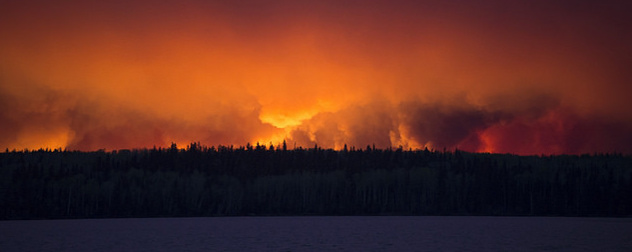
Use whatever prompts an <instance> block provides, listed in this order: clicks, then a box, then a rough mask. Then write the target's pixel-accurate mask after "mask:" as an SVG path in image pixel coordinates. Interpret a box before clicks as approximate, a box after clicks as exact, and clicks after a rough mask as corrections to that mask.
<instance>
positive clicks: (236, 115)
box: [0, 0, 632, 154]
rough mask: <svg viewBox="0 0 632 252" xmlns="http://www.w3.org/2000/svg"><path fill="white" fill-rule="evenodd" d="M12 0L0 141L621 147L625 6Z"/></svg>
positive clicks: (626, 74)
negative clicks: (59, 0)
mask: <svg viewBox="0 0 632 252" xmlns="http://www.w3.org/2000/svg"><path fill="white" fill-rule="evenodd" d="M564 5H565V4H564V3H551V2H550V1H529V3H513V2H506V1H499V0H489V1H477V3H476V4H474V3H459V4H451V3H450V1H447V2H445V3H443V2H441V3H436V2H434V1H371V0H369V1H363V3H362V4H358V3H355V2H352V1H317V2H309V1H290V2H287V1H257V0H247V1H233V2H231V1H228V2H226V1H184V2H182V1H161V2H160V3H155V2H145V1H134V2H127V1H123V2H118V1H64V2H63V3H52V2H49V1H37V0H36V1H10V2H9V3H2V4H0V37H2V38H3V39H2V40H0V111H1V112H0V130H1V132H0V147H3V148H8V149H22V148H30V149H36V148H46V147H48V148H58V147H61V148H68V149H79V150H96V149H119V148H144V147H152V146H168V145H169V144H170V143H171V142H177V143H180V144H186V143H188V142H201V143H202V144H206V145H220V144H221V145H245V144H246V143H251V144H254V143H256V142H259V143H261V144H266V145H267V144H270V143H272V144H274V145H275V146H277V145H279V144H280V143H282V142H283V141H284V140H285V141H286V142H287V144H288V146H290V147H292V146H294V145H296V146H304V147H311V146H313V145H314V144H317V145H319V146H322V147H325V148H336V149H342V148H343V147H344V145H348V146H357V147H365V146H367V145H375V146H376V147H380V148H385V147H399V146H402V147H405V148H426V147H427V148H431V149H433V148H434V149H443V148H448V149H452V148H459V149H463V150H467V151H483V152H512V153H518V154H540V153H556V154H558V153H583V152H608V151H619V152H632V144H631V143H632V104H631V103H630V95H629V94H631V93H632V85H629V84H630V83H632V75H631V74H630V71H629V70H628V66H629V63H630V55H632V47H630V46H629V45H630V44H632V36H631V35H629V34H630V33H629V32H628V31H629V30H630V28H632V24H631V22H630V21H629V20H630V19H629V18H628V15H629V13H630V12H629V11H630V6H629V4H626V3H618V2H616V1H613V3H611V4H598V3H582V4H577V5H573V7H572V8H567V6H564Z"/></svg>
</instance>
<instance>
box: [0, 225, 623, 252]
mask: <svg viewBox="0 0 632 252" xmlns="http://www.w3.org/2000/svg"><path fill="white" fill-rule="evenodd" d="M0 233H1V234H2V236H0V247H2V249H3V251H591V252H592V251H631V250H632V221H631V220H630V219H627V218H616V219H613V218H566V217H472V216H470V217H437V216H435V217H429V216H421V217H420V216H390V217H378V216H374V217H352V216H347V217H335V216H330V217H215V218H157V219H155V218H145V219H91V220H36V221H3V222H0Z"/></svg>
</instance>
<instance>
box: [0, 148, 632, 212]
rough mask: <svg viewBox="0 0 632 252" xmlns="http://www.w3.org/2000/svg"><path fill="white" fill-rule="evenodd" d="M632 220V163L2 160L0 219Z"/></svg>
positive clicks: (336, 156)
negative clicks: (386, 217)
mask: <svg viewBox="0 0 632 252" xmlns="http://www.w3.org/2000/svg"><path fill="white" fill-rule="evenodd" d="M248 215H255V216H268V215H494V216H507V215H511V216H530V215H537V216H617V217H626V216H631V215H632V156H630V155H624V154H620V153H608V154H590V155H589V154H585V155H555V156H545V155H540V156H518V155H511V154H489V153H469V152H464V151H461V150H458V149H455V150H443V151H435V150H428V149H425V150H411V149H408V150H406V149H402V148H388V149H376V148H375V147H372V146H366V148H354V147H350V148H347V147H346V146H345V148H344V149H342V150H332V149H323V148H320V147H318V146H314V147H313V148H293V149H288V148H287V146H286V144H285V143H284V144H283V146H272V145H270V146H266V145H259V144H256V145H254V146H253V145H250V144H248V145H246V146H241V147H233V146H217V147H207V146H202V145H200V144H199V143H191V144H189V145H188V146H186V148H179V147H178V146H177V145H176V144H172V145H171V147H170V148H152V149H136V150H115V151H104V150H100V151H93V152H80V151H66V150H61V149H55V150H33V151H29V150H21V151H15V150H14V151H9V150H6V151H5V152H2V153H0V219H4V220H10V219H60V218H119V217H123V218H124V217H180V216H182V217H184V216H248Z"/></svg>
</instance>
